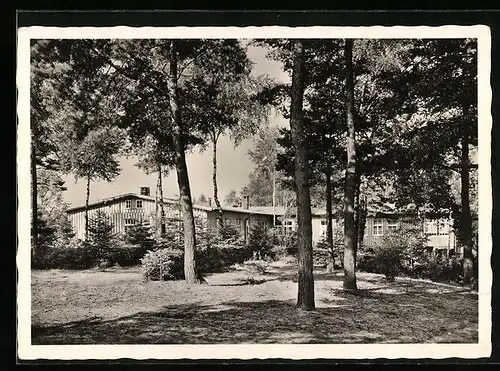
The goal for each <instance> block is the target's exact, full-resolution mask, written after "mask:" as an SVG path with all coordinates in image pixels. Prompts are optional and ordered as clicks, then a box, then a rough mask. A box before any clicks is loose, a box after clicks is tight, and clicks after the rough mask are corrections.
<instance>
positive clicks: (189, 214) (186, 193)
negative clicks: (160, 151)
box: [168, 40, 200, 283]
mask: <svg viewBox="0 0 500 371" xmlns="http://www.w3.org/2000/svg"><path fill="white" fill-rule="evenodd" d="M176 46H177V45H176V41H174V40H171V41H170V53H169V64H170V73H169V78H168V93H169V104H170V112H171V114H172V124H173V125H172V137H173V146H174V150H175V170H176V172H177V183H178V185H179V203H180V209H181V215H182V219H183V225H184V278H185V280H186V282H187V283H199V282H200V281H199V280H198V278H197V275H196V262H195V256H194V253H195V248H196V238H195V225H194V215H193V204H192V199H191V189H190V186H189V176H188V169H187V165H186V154H185V151H184V145H183V143H182V133H181V115H180V111H179V102H178V99H179V98H178V87H177V47H176Z"/></svg>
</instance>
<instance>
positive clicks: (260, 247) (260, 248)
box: [248, 224, 274, 259]
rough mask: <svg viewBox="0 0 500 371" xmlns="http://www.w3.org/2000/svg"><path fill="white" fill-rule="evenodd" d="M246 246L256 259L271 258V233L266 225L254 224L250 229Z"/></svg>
mask: <svg viewBox="0 0 500 371" xmlns="http://www.w3.org/2000/svg"><path fill="white" fill-rule="evenodd" d="M248 248H249V249H250V250H251V251H252V254H253V256H254V257H255V258H256V259H273V258H274V256H273V252H272V248H273V244H272V237H271V233H269V231H268V230H267V228H266V226H264V225H261V224H256V225H254V226H253V227H252V229H251V230H250V236H249V241H248Z"/></svg>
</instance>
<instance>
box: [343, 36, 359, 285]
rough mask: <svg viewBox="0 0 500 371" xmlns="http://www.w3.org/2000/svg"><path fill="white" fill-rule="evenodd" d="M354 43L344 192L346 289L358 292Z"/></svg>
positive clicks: (348, 53) (348, 47) (348, 48)
mask: <svg viewBox="0 0 500 371" xmlns="http://www.w3.org/2000/svg"><path fill="white" fill-rule="evenodd" d="M353 43H354V41H353V40H352V39H347V40H346V41H345V50H344V51H345V64H346V113H347V142H346V147H347V148H346V149H347V168H346V175H345V192H344V289H346V290H356V289H357V284H356V237H357V236H356V229H355V225H354V224H355V223H354V193H355V188H356V143H355V128H354V76H353V68H352V48H353Z"/></svg>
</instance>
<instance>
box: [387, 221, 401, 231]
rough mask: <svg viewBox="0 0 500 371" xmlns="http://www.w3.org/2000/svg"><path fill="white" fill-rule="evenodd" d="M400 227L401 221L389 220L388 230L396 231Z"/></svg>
mask: <svg viewBox="0 0 500 371" xmlns="http://www.w3.org/2000/svg"><path fill="white" fill-rule="evenodd" d="M398 229H399V223H398V222H395V221H391V222H387V230H388V231H389V232H395V231H397V230H398Z"/></svg>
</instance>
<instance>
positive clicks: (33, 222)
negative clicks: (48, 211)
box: [30, 144, 39, 256]
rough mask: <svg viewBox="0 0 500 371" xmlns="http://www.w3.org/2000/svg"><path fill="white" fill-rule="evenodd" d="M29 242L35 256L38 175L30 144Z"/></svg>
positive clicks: (36, 243) (37, 250) (36, 245)
mask: <svg viewBox="0 0 500 371" xmlns="http://www.w3.org/2000/svg"><path fill="white" fill-rule="evenodd" d="M30 161H31V163H30V166H31V243H32V253H33V255H35V256H38V254H39V246H38V176H37V172H36V150H35V146H34V145H33V144H32V145H31V158H30Z"/></svg>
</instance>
